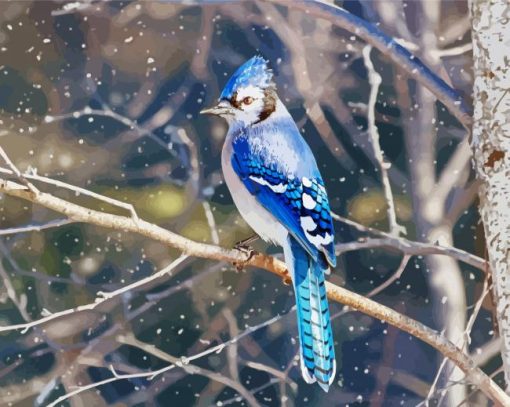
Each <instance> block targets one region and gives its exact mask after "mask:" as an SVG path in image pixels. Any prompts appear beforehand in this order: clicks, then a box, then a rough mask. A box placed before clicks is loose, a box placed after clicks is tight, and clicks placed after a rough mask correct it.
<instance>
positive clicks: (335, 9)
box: [267, 0, 473, 128]
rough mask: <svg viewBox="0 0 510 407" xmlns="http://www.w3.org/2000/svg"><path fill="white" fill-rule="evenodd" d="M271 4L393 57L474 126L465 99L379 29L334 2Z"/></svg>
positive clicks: (281, 0) (306, 0)
mask: <svg viewBox="0 0 510 407" xmlns="http://www.w3.org/2000/svg"><path fill="white" fill-rule="evenodd" d="M267 1H270V2H272V3H275V4H280V5H282V6H285V7H289V6H290V7H292V8H294V9H299V10H302V11H304V12H305V13H308V14H311V15H313V16H315V17H318V18H323V19H325V20H328V21H330V22H331V23H333V24H334V25H336V26H338V27H341V28H343V29H345V30H347V31H349V32H351V33H353V34H355V35H357V36H358V37H360V38H361V39H363V40H364V41H366V42H367V43H369V44H371V45H372V46H374V47H375V48H377V49H378V50H379V51H380V52H382V53H383V54H384V55H386V56H387V57H388V58H390V59H391V60H392V61H393V62H394V63H395V64H396V65H398V66H399V67H400V68H402V69H403V70H404V71H406V72H407V74H408V75H409V76H410V77H411V78H413V79H415V80H417V81H418V82H420V83H421V84H422V85H423V86H425V87H426V88H427V89H428V90H430V91H431V92H432V93H433V94H434V95H435V96H436V97H437V99H438V100H440V101H441V102H442V103H443V104H444V105H445V106H446V107H447V108H448V109H449V110H450V112H451V113H452V114H453V115H454V116H455V117H456V118H457V120H459V122H460V123H462V124H463V125H464V126H465V127H466V128H469V127H470V126H471V123H472V121H473V119H472V117H471V112H470V109H469V107H468V106H467V105H466V103H465V102H464V101H463V100H462V97H461V96H460V95H459V94H458V93H457V92H456V91H455V90H454V89H452V88H451V87H450V86H448V85H447V84H446V83H445V82H444V81H443V80H442V79H440V78H439V77H438V76H437V75H435V74H434V73H433V72H432V71H431V70H430V69H429V68H428V67H427V66H426V65H424V64H423V63H422V62H421V61H420V60H419V59H417V58H416V57H415V56H414V55H412V54H411V53H410V52H409V51H408V50H407V49H406V48H404V47H403V46H402V45H400V44H399V43H398V42H397V41H395V40H394V39H393V38H392V37H390V36H389V35H386V34H385V33H383V32H382V31H380V30H379V29H378V28H377V27H376V26H374V25H372V24H370V23H368V22H366V21H365V20H363V19H361V18H359V17H356V16H355V15H353V14H351V13H349V12H348V11H346V10H344V9H343V8H341V7H339V6H336V5H334V4H333V3H327V2H325V1H322V0H294V1H292V2H289V1H288V0H267Z"/></svg>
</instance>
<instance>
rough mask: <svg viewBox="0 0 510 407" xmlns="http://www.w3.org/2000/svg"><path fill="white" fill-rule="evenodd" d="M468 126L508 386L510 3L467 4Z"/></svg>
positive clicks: (476, 1) (502, 0)
mask: <svg viewBox="0 0 510 407" xmlns="http://www.w3.org/2000/svg"><path fill="white" fill-rule="evenodd" d="M470 8H471V17H472V34H473V35H472V37H473V58H474V73H475V81H474V125H473V137H472V141H471V147H472V150H473V157H474V162H475V168H476V173H477V177H478V178H479V179H480V180H481V181H482V186H481V188H480V214H481V217H482V221H483V224H484V230H485V237H486V241H487V249H488V255H489V264H490V268H491V272H492V276H493V281H494V292H495V298H496V303H497V319H498V324H499V331H500V332H499V333H500V336H501V338H502V349H501V351H502V359H503V367H504V370H505V379H506V383H507V392H508V385H509V384H510V250H509V241H510V156H509V155H508V154H506V152H508V151H510V93H509V90H510V3H509V2H508V1H506V0H492V1H487V0H472V1H471V4H470Z"/></svg>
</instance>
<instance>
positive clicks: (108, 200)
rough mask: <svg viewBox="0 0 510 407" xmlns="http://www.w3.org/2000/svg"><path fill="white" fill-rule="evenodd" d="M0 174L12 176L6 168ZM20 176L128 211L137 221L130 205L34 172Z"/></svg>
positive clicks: (136, 216)
mask: <svg viewBox="0 0 510 407" xmlns="http://www.w3.org/2000/svg"><path fill="white" fill-rule="evenodd" d="M0 173H2V174H12V171H10V170H8V169H6V168H2V167H0ZM21 176H22V177H24V178H26V179H31V180H34V181H39V182H43V183H45V184H49V185H54V186H56V187H59V188H64V189H68V190H69V191H73V192H75V193H76V194H77V195H86V196H90V197H91V198H95V199H97V200H99V201H103V202H106V203H108V204H110V205H113V206H118V207H119V208H123V209H125V210H127V211H129V213H130V214H131V217H132V218H133V220H135V221H138V215H137V213H136V211H135V208H134V206H133V205H131V204H130V203H127V202H122V201H119V200H117V199H114V198H110V197H108V196H105V195H101V194H98V193H97V192H93V191H89V190H88V189H85V188H81V187H78V186H76V185H71V184H68V183H66V182H63V181H59V180H56V179H53V178H49V177H43V176H41V175H37V174H36V173H34V172H32V173H24V174H21Z"/></svg>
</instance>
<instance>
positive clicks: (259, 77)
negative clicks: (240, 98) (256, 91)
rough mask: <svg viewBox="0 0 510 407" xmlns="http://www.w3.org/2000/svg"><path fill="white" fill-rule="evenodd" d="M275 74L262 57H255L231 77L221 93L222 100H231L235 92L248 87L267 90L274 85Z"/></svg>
mask: <svg viewBox="0 0 510 407" xmlns="http://www.w3.org/2000/svg"><path fill="white" fill-rule="evenodd" d="M272 78H273V74H272V72H271V70H270V69H269V68H268V67H267V62H266V60H265V59H264V58H262V57H260V56H255V57H253V58H251V59H249V60H248V61H246V62H245V63H244V64H243V65H241V66H240V67H239V68H238V69H237V71H236V72H235V73H234V74H233V75H232V76H231V77H230V79H229V81H228V82H227V84H226V85H225V87H224V88H223V92H221V95H220V100H221V99H230V98H231V97H232V95H233V94H234V92H235V91H236V90H238V89H241V88H245V87H247V86H256V87H258V88H267V87H269V86H271V85H272Z"/></svg>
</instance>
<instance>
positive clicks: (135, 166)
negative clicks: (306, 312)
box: [0, 0, 502, 406]
mask: <svg viewBox="0 0 510 407" xmlns="http://www.w3.org/2000/svg"><path fill="white" fill-rule="evenodd" d="M180 3H184V2H177V1H169V2H164V1H112V2H96V1H88V2H74V3H69V2H65V3H64V2H57V1H53V2H49V1H40V0H37V1H12V2H2V3H0V10H1V13H0V124H1V128H0V131H1V133H0V135H1V136H0V144H1V146H2V147H3V148H4V149H5V150H6V152H7V153H8V154H9V156H10V158H11V159H12V160H13V162H14V163H15V164H16V165H17V166H18V167H19V168H20V169H21V170H22V171H27V170H29V171H33V172H37V174H39V175H43V176H48V177H51V178H52V179H57V180H61V181H64V182H67V183H70V184H73V185H76V186H79V187H83V188H86V189H89V190H92V191H94V192H97V193H100V194H103V195H106V196H108V197H112V198H115V199H117V200H120V201H124V202H127V203H131V204H132V205H133V206H134V208H135V209H136V211H137V213H138V215H139V216H140V217H142V218H143V219H145V220H148V221H150V222H154V223H156V224H158V225H160V226H162V227H164V228H167V229H170V230H172V231H174V232H176V233H178V234H181V235H183V236H186V237H188V238H191V239H194V240H197V241H201V242H209V243H215V244H220V245H221V246H224V247H232V246H233V245H234V244H235V242H237V241H239V240H241V239H244V238H247V237H249V236H250V235H251V234H252V231H251V230H250V228H249V227H248V226H247V225H246V224H245V223H244V221H243V220H242V219H241V217H240V215H239V214H238V212H237V210H236V209H235V207H234V206H233V203H232V199H231V197H230V194H229V192H228V190H227V188H226V186H225V185H224V183H223V180H222V174H221V168H220V154H221V148H222V143H223V138H224V135H225V132H226V124H225V123H224V122H222V121H221V120H218V119H215V118H209V117H202V116H200V115H199V114H198V112H199V111H200V110H201V109H202V108H204V107H206V106H208V105H210V104H212V103H213V102H214V101H215V100H216V98H217V97H218V95H219V93H220V91H221V89H222V87H223V85H224V84H225V82H226V80H227V79H228V77H229V76H230V75H231V74H232V73H233V71H234V70H235V69H236V68H237V66H239V65H240V64H241V63H243V62H244V61H245V60H246V59H248V58H250V57H251V56H253V55H254V54H261V55H263V56H264V57H266V58H267V59H268V60H269V61H270V64H271V66H272V67H273V69H274V72H275V81H276V84H277V87H278V92H279V95H280V97H281V99H282V100H283V101H284V103H285V104H286V105H287V107H288V108H289V110H290V112H291V114H292V115H293V117H294V119H295V120H296V122H297V123H298V126H299V128H300V129H301V130H302V134H303V137H305V139H306V140H307V142H308V143H309V144H310V146H311V148H312V150H313V151H314V153H315V156H316V158H317V161H318V163H319V166H320V168H321V171H322V174H323V177H324V180H325V183H326V186H327V189H328V192H329V196H330V201H331V207H332V210H333V211H334V212H335V213H337V214H339V215H341V216H344V217H347V218H349V219H351V220H353V221H355V222H358V223H359V224H362V225H366V226H370V227H373V228H376V229H380V230H383V231H386V230H387V229H388V220H387V215H386V201H385V199H384V194H383V190H382V186H381V177H380V172H379V170H378V165H377V162H376V160H375V158H374V152H373V147H372V144H371V142H370V139H369V137H368V134H367V109H368V108H367V101H368V97H369V93H370V84H369V82H368V78H367V70H366V68H365V64H364V61H363V56H362V49H363V47H364V46H365V44H364V43H363V42H362V41H360V40H359V39H358V38H357V37H356V36H355V35H354V34H352V33H349V32H346V31H344V30H342V29H339V28H337V27H335V26H333V25H332V24H331V23H329V22H327V21H324V20H321V19H318V18H316V17H314V16H313V15H307V14H304V13H303V12H301V11H298V10H293V9H292V7H291V2H289V4H288V6H290V7H281V6H277V5H275V4H272V3H271V2H266V1H238V2H235V1H214V2H205V1H204V2H196V3H200V4H198V5H197V4H195V5H190V4H188V5H185V4H180ZM335 4H337V5H339V6H342V7H344V8H345V9H346V10H348V11H349V12H351V13H353V14H354V15H356V16H358V17H361V18H363V19H364V20H366V21H368V22H370V23H372V24H374V25H377V27H378V28H379V29H381V30H382V31H384V32H385V33H387V34H389V35H391V36H393V37H395V38H397V39H398V40H399V41H400V42H401V43H402V44H404V45H405V46H406V47H408V48H409V49H410V50H412V52H413V53H414V54H415V55H417V56H418V57H419V58H420V59H421V60H422V61H424V62H425V63H426V64H427V65H429V66H430V67H431V69H432V70H433V71H434V72H436V73H437V75H438V76H439V77H441V78H442V79H443V80H444V81H445V82H447V83H449V84H450V85H451V86H452V87H454V88H455V89H457V90H458V92H459V93H460V94H461V95H463V97H464V98H465V100H466V101H467V102H468V103H470V99H469V98H470V95H471V87H472V79H473V78H472V73H471V65H472V61H471V58H472V55H471V48H470V45H471V40H470V22H469V13H468V8H467V2H465V1H448V0H445V1H441V2H439V1H435V0H423V1H418V0H416V1H379V0H376V1H370V2H369V1H337V2H336V3H335ZM371 58H372V61H373V63H374V66H375V69H376V70H377V72H378V73H379V74H380V75H381V76H382V84H381V86H380V88H379V92H378V97H377V103H376V106H375V117H376V123H377V126H378V129H379V133H380V142H381V147H382V149H383V151H384V154H385V158H386V160H387V161H389V162H390V163H391V167H390V169H389V177H390V182H391V187H392V190H393V194H394V198H395V204H396V213H397V219H398V223H399V224H400V225H402V226H404V227H405V229H406V231H407V234H406V237H407V238H409V239H411V240H417V241H426V242H432V243H435V242H439V243H441V244H445V245H455V246H456V247H458V248H460V249H463V250H466V251H468V252H471V253H474V254H476V255H478V256H480V257H484V241H483V230H482V227H481V226H480V225H479V218H478V213H477V209H476V190H477V184H476V181H473V174H472V173H471V170H470V162H469V160H470V158H469V148H466V146H467V144H462V142H463V140H465V139H466V136H467V135H466V131H465V130H464V128H463V127H462V125H461V124H460V123H458V122H457V121H456V119H455V118H454V117H453V116H452V115H451V114H450V113H449V112H448V111H447V110H446V109H445V108H444V106H443V105H442V104H441V103H439V102H436V100H435V98H434V97H432V96H431V95H430V94H429V93H428V92H427V91H425V90H424V89H423V88H422V87H421V86H419V85H417V83H416V82H415V81H413V80H409V79H408V78H407V76H406V74H405V73H404V72H403V71H402V70H400V69H399V67H398V66H395V65H394V64H392V63H391V62H390V61H389V60H388V59H387V58H386V57H385V56H384V55H381V54H380V53H379V52H377V51H375V50H374V51H372V53H371ZM37 185H38V187H39V188H40V189H41V190H44V191H46V192H52V193H54V194H55V195H57V196H59V197H62V198H65V199H68V200H71V201H73V202H77V203H80V204H82V205H86V206H88V207H91V208H94V209H100V210H105V211H108V212H110V213H118V214H127V212H126V211H125V210H122V209H119V208H116V207H114V206H111V205H108V204H105V203H104V202H99V201H97V200H94V199H91V198H89V197H86V196H77V194H76V193H75V192H72V191H66V190H65V189H62V188H58V187H56V186H52V185H44V184H40V183H37ZM51 221H55V222H56V223H50V225H48V222H51ZM26 225H43V229H42V230H40V231H30V232H22V233H10V232H9V233H3V231H0V256H1V263H0V276H1V279H2V283H0V325H11V324H16V323H22V322H25V321H30V320H36V319H39V318H41V317H42V316H44V315H47V314H48V313H49V312H57V311H61V310H65V309H68V308H73V307H76V306H78V305H82V304H88V303H92V302H94V299H95V298H96V297H97V293H98V292H99V291H112V290H114V289H117V288H120V287H122V286H125V285H126V284H129V283H132V282H134V281H138V280H140V279H142V278H144V277H147V276H149V275H151V273H154V272H155V271H157V270H160V269H161V268H163V267H165V266H166V265H168V264H169V263H170V262H171V261H172V260H174V259H176V258H177V257H178V256H179V253H178V252H177V251H174V250H171V249H168V248H167V247H165V246H164V245H162V244H159V243H156V242H153V241H151V240H149V239H144V238H142V237H140V236H136V235H133V234H128V233H119V232H112V231H110V230H106V229H101V228H98V227H95V226H91V225H86V224H80V223H68V222H67V221H65V220H64V219H63V218H62V217H61V216H60V215H58V214H55V213H53V212H51V211H49V210H46V209H45V208H42V207H39V206H36V205H31V204H30V203H27V202H26V201H22V200H17V199H14V198H11V197H7V196H2V197H1V198H0V226H1V229H2V230H5V229H9V230H11V229H10V228H13V227H20V226H26ZM44 225H46V226H44ZM56 225H59V226H58V227H49V226H56ZM335 227H336V240H337V242H338V243H339V251H340V256H339V261H338V267H337V268H336V270H334V272H333V273H332V275H331V276H330V280H331V281H332V282H334V283H336V284H339V285H343V286H345V287H346V288H348V289H349V290H352V291H355V292H357V293H360V294H367V293H369V292H370V291H371V290H372V289H374V288H375V287H377V286H378V285H379V284H381V283H382V282H384V281H385V280H386V279H387V278H388V277H389V276H391V275H392V274H393V273H394V272H395V270H397V269H398V268H399V266H400V265H401V264H402V265H403V266H405V270H404V272H403V274H402V277H401V278H400V280H399V281H397V282H395V283H393V284H391V285H390V286H389V287H387V288H386V289H385V290H383V291H382V292H380V293H379V294H377V295H376V296H375V297H374V299H375V300H376V301H378V302H381V303H383V304H385V305H388V306H389V307H391V308H393V309H395V310H397V311H399V312H401V313H404V314H406V315H408V316H410V317H412V318H415V319H417V320H419V321H421V322H423V323H425V324H427V325H429V326H431V327H433V328H435V329H438V330H444V331H445V332H446V334H447V335H449V337H450V338H458V335H459V334H460V333H462V332H463V331H464V329H465V327H466V323H467V320H468V318H469V316H470V315H471V314H472V312H473V310H474V309H475V308H476V307H474V306H473V304H474V303H475V302H476V301H477V300H478V298H479V297H480V294H481V293H482V291H483V287H484V273H483V271H481V270H478V269H475V268H473V267H471V266H469V265H466V264H464V263H459V262H457V261H455V260H453V259H452V258H449V257H444V256H443V257H440V256H429V257H423V256H414V257H411V258H410V259H409V261H408V262H407V263H402V257H403V256H402V253H400V252H399V251H398V250H396V249H391V248H390V249H388V248H368V249H364V250H355V251H345V252H342V243H347V242H353V241H354V242H355V241H358V240H359V239H364V238H367V237H371V235H370V234H367V233H365V232H360V231H359V230H357V229H356V228H353V227H350V226H348V225H345V224H343V223H340V222H338V223H336V224H335ZM254 247H255V248H256V249H257V250H261V251H265V252H267V253H271V254H277V253H279V250H278V249H276V248H274V247H271V246H267V245H266V244H264V243H263V242H260V241H259V242H257V243H255V244H254ZM13 293H14V294H13ZM293 305H294V299H293V293H292V289H291V287H289V286H288V285H284V284H282V281H281V279H279V278H277V277H275V276H274V275H271V274H269V273H266V272H263V271H260V270H253V269H249V270H243V271H236V270H235V268H234V267H233V266H232V265H231V264H223V263H219V262H215V261H206V260H202V259H194V258H191V259H187V260H185V261H184V262H183V263H182V264H181V265H180V266H179V267H178V268H176V269H175V270H173V272H172V273H171V275H169V276H168V277H167V278H166V279H165V281H164V282H163V283H161V284H157V285H153V286H146V287H144V289H142V290H133V291H130V292H128V293H125V294H124V295H122V296H120V297H119V298H117V299H115V300H114V301H111V302H108V304H107V306H104V307H102V308H101V309H99V310H96V311H86V312H80V313H75V314H72V315H70V316H68V317H66V318H63V319H59V320H57V321H55V322H53V323H49V324H46V325H44V326H43V328H44V330H43V329H41V328H38V329H34V330H30V331H28V332H26V333H22V332H20V331H13V332H7V333H2V334H0V400H1V401H0V404H1V405H5V406H7V405H9V406H44V405H47V404H49V403H51V401H53V400H55V399H57V398H58V397H60V396H62V395H63V394H65V393H66V392H69V391H72V390H73V389H76V387H77V386H85V385H89V384H91V383H94V382H99V381H101V380H104V379H107V378H109V377H111V376H112V373H111V371H110V370H109V366H110V365H112V366H113V367H114V368H115V370H116V371H117V372H120V373H137V372H145V371H148V370H156V369H159V368H161V367H164V366H165V365H167V364H168V363H169V362H172V361H176V360H177V361H179V360H180V358H181V357H183V356H187V357H189V356H192V355H196V354H199V353H200V352H202V351H204V350H206V349H207V348H209V347H211V346H213V345H217V344H221V343H223V342H226V341H228V340H229V339H231V338H235V337H237V336H238V335H239V334H241V333H243V332H244V331H245V330H246V329H247V328H248V327H253V326H257V327H258V329H256V330H255V331H253V332H249V333H248V334H246V335H244V336H243V337H242V338H240V339H239V340H236V341H235V343H233V344H230V345H229V346H226V347H225V348H222V349H220V352H217V353H216V352H215V353H213V354H209V355H206V356H204V357H202V358H199V359H197V360H195V361H193V362H192V365H193V366H192V365H188V364H186V363H185V364H184V366H183V365H182V363H181V365H180V367H179V366H178V367H177V368H175V369H172V370H169V371H168V372H166V373H165V374H163V375H160V376H158V377H156V378H154V379H153V380H147V379H133V380H118V381H114V382H112V383H109V384H106V385H103V386H101V387H99V388H97V389H92V390H90V391H85V392H82V393H80V394H79V395H77V396H75V397H73V398H71V399H70V400H68V401H66V402H65V403H63V404H62V405H70V406H103V405H114V406H145V405H147V406H170V405H176V406H191V405H197V406H210V405H216V406H224V405H239V406H241V405H263V406H292V405H313V406H326V405H332V403H333V405H357V406H358V405H359V406H368V405H370V406H372V405H373V406H396V405H403V406H415V405H420V403H422V404H421V405H423V402H424V400H425V399H427V396H428V395H429V390H430V388H431V385H432V384H433V383H434V382H435V381H436V379H437V385H435V389H433V391H432V394H430V395H429V396H430V397H429V399H430V405H457V404H458V402H459V400H460V401H462V400H463V399H464V398H465V397H466V396H468V395H469V396H470V398H469V399H468V401H466V404H467V405H481V406H483V405H487V404H488V402H487V400H486V398H485V397H484V396H483V395H482V394H481V393H480V392H476V391H474V392H472V391H471V389H470V388H468V387H467V386H466V383H465V382H464V380H463V378H462V376H461V377H457V378H454V376H455V375H454V374H452V372H451V370H450V369H449V367H448V366H447V368H446V369H444V370H443V373H442V374H441V375H437V372H438V369H439V366H440V364H441V362H442V360H443V358H442V356H441V355H438V354H437V352H436V351H434V350H433V349H432V348H430V347H429V346H427V345H425V344H423V343H422V342H420V341H419V340H416V339H414V338H413V337H411V336H409V335H408V334H406V333H403V332H401V331H398V330H396V329H395V328H392V327H391V326H388V325H387V324H385V323H382V322H381V321H378V320H374V319H372V318H370V317H367V316H365V315H363V314H360V313H358V312H352V311H349V310H343V308H342V307H341V306H340V305H338V304H331V308H332V314H333V315H335V319H334V323H333V327H334V334H335V338H336V341H337V344H336V352H337V363H338V372H337V377H336V379H335V382H334V385H333V386H332V388H331V389H330V391H329V393H328V394H325V393H324V392H323V391H322V390H321V389H320V388H319V387H318V386H316V385H306V383H304V381H303V380H302V378H301V374H300V371H299V362H298V359H297V353H296V352H297V350H298V346H297V343H296V340H297V327H296V324H295V314H294V312H293V310H292V307H293ZM492 309H493V306H492V301H491V298H490V295H489V296H486V297H485V300H484V301H483V302H482V303H481V310H480V313H479V314H478V317H477V318H476V321H475V322H474V325H473V326H472V329H471V340H470V343H469V345H467V350H468V351H469V352H471V353H472V355H473V357H474V358H475V360H476V361H477V363H479V364H480V366H482V367H483V369H484V370H485V371H486V372H487V373H489V374H495V376H494V377H495V378H496V380H498V379H502V375H497V373H498V372H499V370H498V368H499V366H500V362H501V361H500V359H499V356H498V353H497V351H498V347H497V340H496V339H495V334H494V327H493V322H492ZM275 316H280V317H277V318H275V319H273V320H272V318H273V317H275ZM267 321H269V322H267ZM266 322H267V323H266ZM456 335H457V336H456ZM495 344H496V348H494V346H495ZM152 345H153V346H154V347H156V348H157V349H156V350H155V349H154V348H153V347H152ZM494 349H496V350H494ZM436 376H438V377H436ZM439 376H441V377H439ZM452 400H456V401H455V402H453V401H452Z"/></svg>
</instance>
